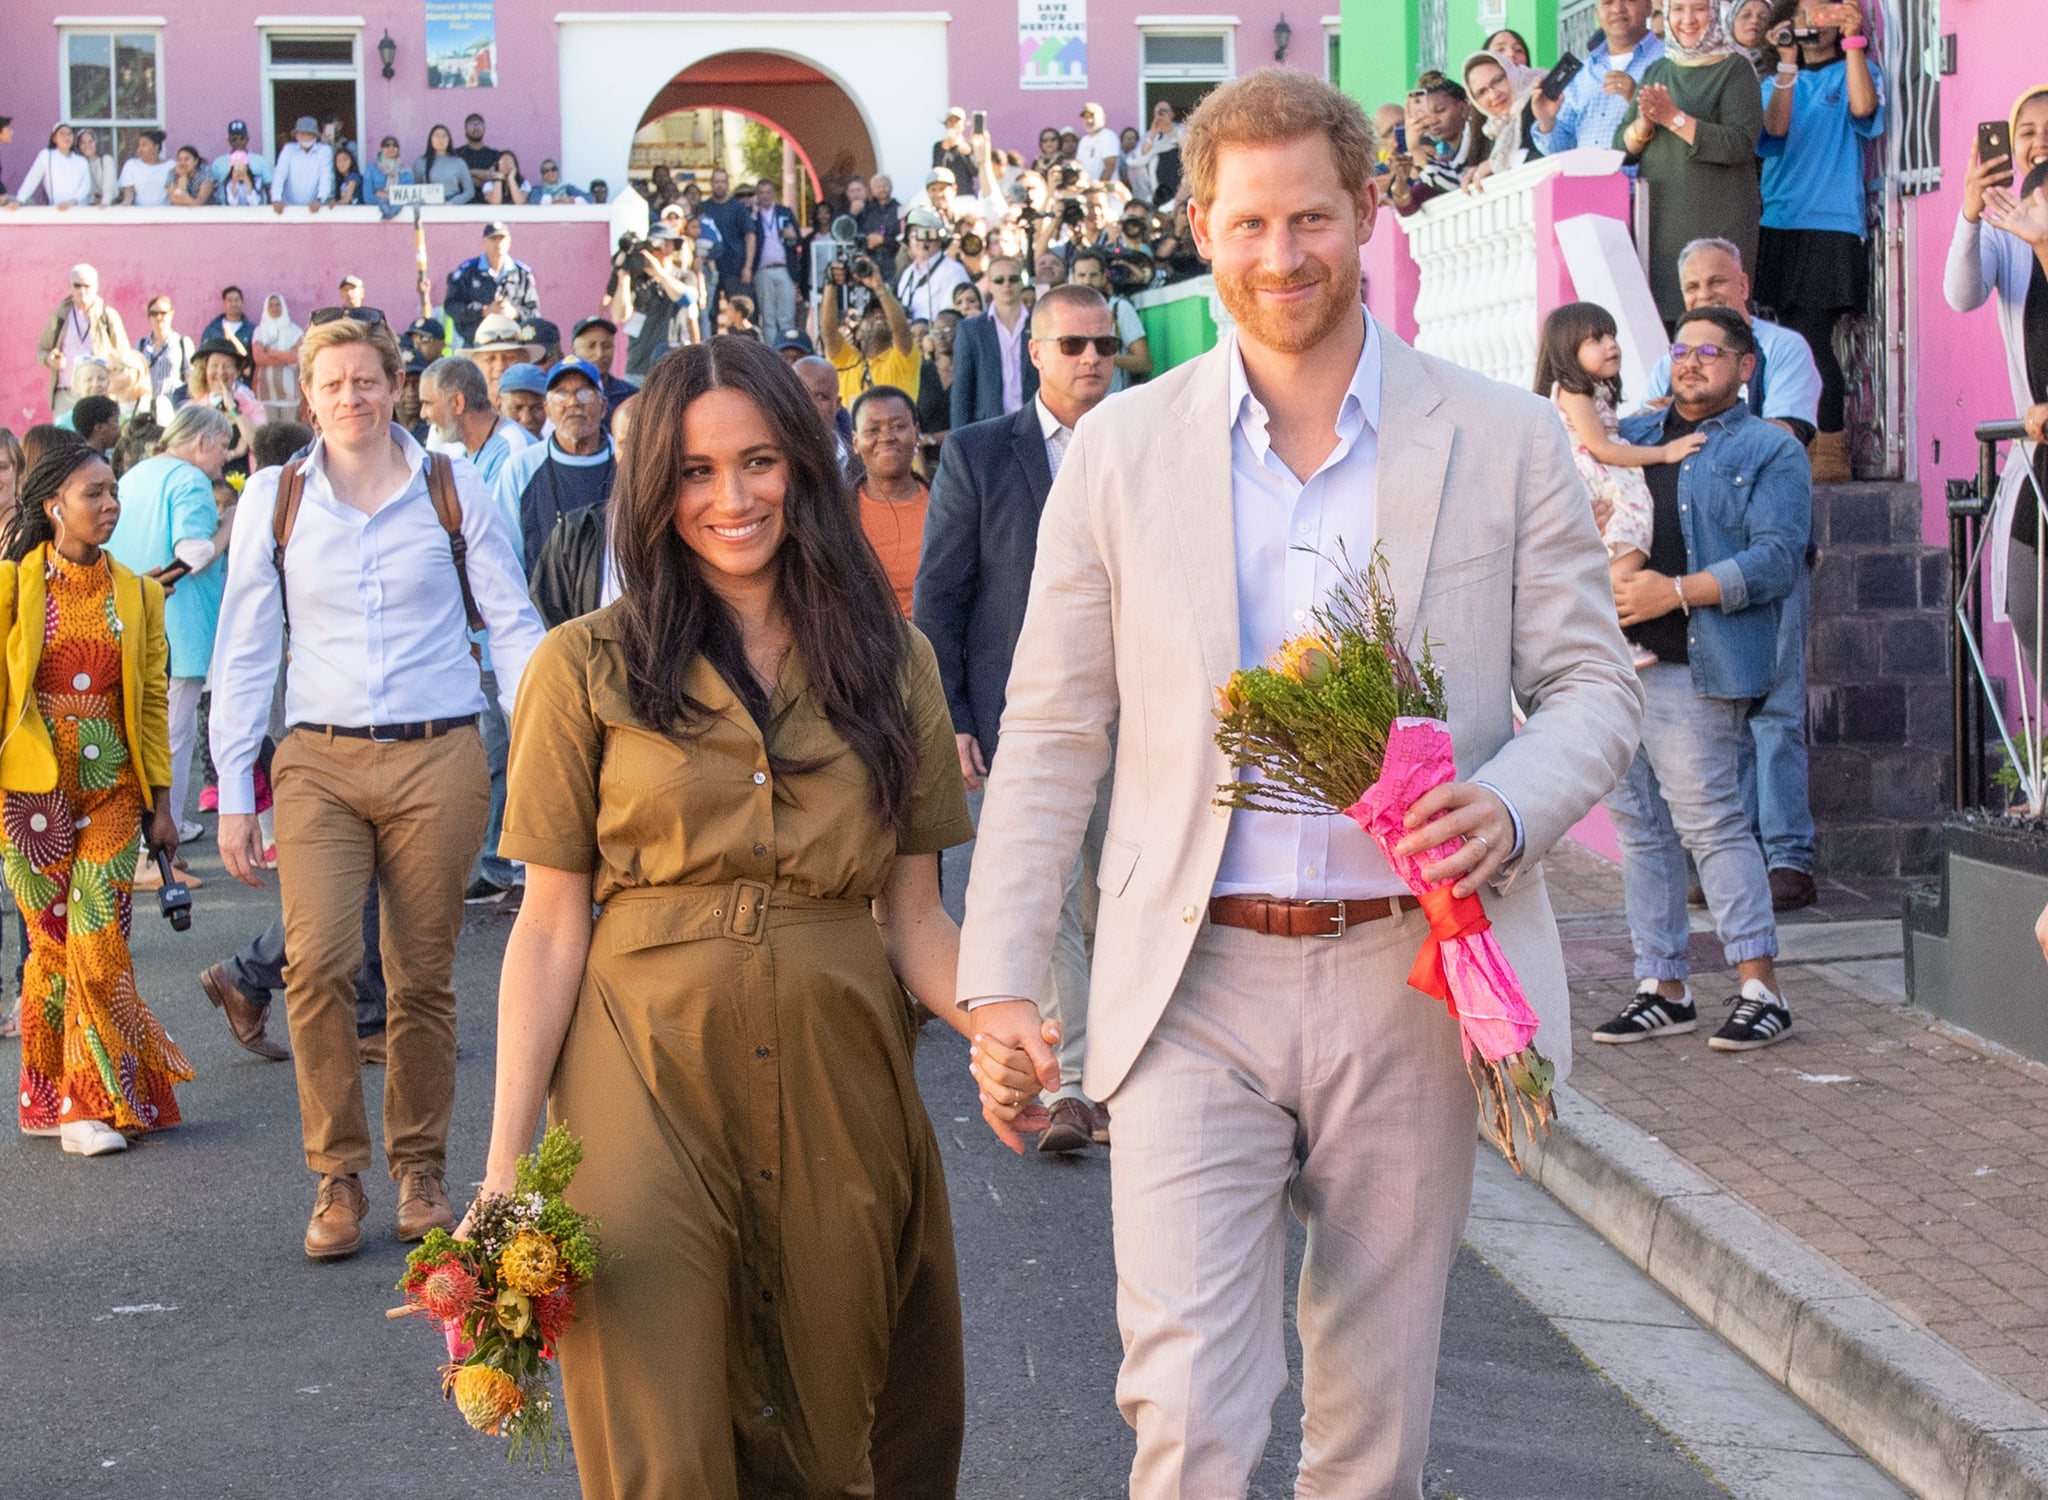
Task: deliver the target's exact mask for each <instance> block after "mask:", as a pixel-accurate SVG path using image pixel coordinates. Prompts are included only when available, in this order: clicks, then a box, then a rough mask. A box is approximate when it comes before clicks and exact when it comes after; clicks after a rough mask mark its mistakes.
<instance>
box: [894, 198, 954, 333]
mask: <svg viewBox="0 0 2048 1500" xmlns="http://www.w3.org/2000/svg"><path fill="white" fill-rule="evenodd" d="M903 227H904V233H905V235H906V237H907V238H908V239H909V241H910V264H909V265H907V266H905V267H904V268H903V272H902V274H901V275H899V276H898V277H897V278H896V300H897V301H898V302H900V303H902V304H903V308H904V311H906V312H907V313H909V314H910V318H911V321H912V322H916V323H929V322H930V321H931V320H932V319H933V318H934V317H936V316H937V315H938V314H939V313H940V312H941V311H943V310H945V309H948V308H951V307H952V305H953V288H954V287H956V286H959V285H960V284H961V283H962V282H965V281H968V280H970V279H971V278H969V276H968V274H967V268H966V267H965V266H963V265H961V264H960V262H959V261H957V260H955V259H953V257H952V256H950V255H948V254H946V239H947V229H946V222H945V220H943V219H941V218H940V217H939V216H938V215H937V214H936V213H934V212H932V210H930V209H929V208H913V209H912V210H911V211H910V212H909V213H908V214H907V215H906V216H905V218H904V225H903Z"/></svg>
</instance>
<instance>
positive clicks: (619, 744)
mask: <svg viewBox="0 0 2048 1500" xmlns="http://www.w3.org/2000/svg"><path fill="white" fill-rule="evenodd" d="M703 774H704V756H703V752H702V750H701V749H700V748H699V746H697V745H696V744H694V743H691V742H689V741H683V740H676V739H673V738H671V737H670V736H668V735H665V734H656V733H654V732H653V731H651V730H647V729H640V728H637V727H635V726H633V725H628V724H613V725H610V726H608V732H607V733H606V735H605V742H604V764H603V767H602V769H601V771H600V773H599V784H600V788H601V794H602V795H603V796H604V798H605V799H606V800H608V801H609V800H611V799H613V798H617V797H625V796H630V795H633V794H644V793H647V792H661V791H667V790H670V789H672V788H675V787H679V786H685V785H687V784H689V783H690V782H693V781H696V780H697V779H699V778H700V777H701V776H702V775H703Z"/></svg>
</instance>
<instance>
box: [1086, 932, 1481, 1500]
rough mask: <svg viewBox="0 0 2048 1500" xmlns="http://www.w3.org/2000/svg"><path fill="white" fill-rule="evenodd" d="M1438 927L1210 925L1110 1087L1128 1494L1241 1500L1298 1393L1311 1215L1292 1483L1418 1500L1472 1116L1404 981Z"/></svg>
mask: <svg viewBox="0 0 2048 1500" xmlns="http://www.w3.org/2000/svg"><path fill="white" fill-rule="evenodd" d="M1427 930H1428V926H1427V923H1426V922H1425V921H1424V919H1423V918H1422V917H1421V915H1420V914H1419V913H1414V912H1410V913H1406V914H1404V915H1402V916H1400V917H1398V918H1390V919H1388V920H1386V921H1381V922H1374V923H1371V924H1369V925H1364V926H1360V927H1355V928H1353V929H1352V930H1351V931H1350V932H1349V933H1348V934H1347V935H1345V936H1344V937H1341V938H1336V939H1317V938H1282V937H1266V936H1262V935H1260V934H1258V933H1253V932H1246V931H1243V930H1241V929H1237V928H1229V927H1216V926H1213V925H1208V924H1205V925H1204V927H1203V929H1202V931H1201V933H1200V934H1199V935H1198V936H1197V937H1196V940H1195V946H1194V951H1193V953H1192V954H1191V955H1190V956H1189V959H1188V964H1187V968H1186V970H1185V972H1184V973H1183V974H1182V976H1181V982H1180V985H1179V988H1178V989H1176V990H1175V992H1174V995H1173V998H1172V999H1171V1000H1170V1001H1169V1002H1168V1003H1167V1006H1166V1010H1165V1013H1164V1014H1163V1015H1162V1017H1161V1018H1160V1022H1159V1026H1158V1028H1157V1030H1155V1031H1154V1032H1153V1034H1152V1036H1151V1039H1150V1040H1149V1041H1148V1042H1147V1043H1146V1044H1145V1049H1144V1051H1143V1052H1142V1053H1140V1054H1139V1056H1138V1060H1137V1062H1136V1064H1135V1065H1133V1067H1132V1069H1131V1071H1130V1073H1129V1075H1128V1076H1127V1077H1126V1078H1125V1080H1124V1082H1123V1083H1122V1085H1121V1086H1120V1087H1118V1089H1117V1090H1116V1092H1115V1093H1114V1094H1112V1095H1111V1096H1110V1100H1109V1105H1110V1110H1111V1113H1112V1115H1113V1116H1114V1118H1115V1122H1116V1123H1115V1130H1116V1150H1115V1152H1114V1153H1113V1154H1112V1157H1111V1168H1110V1174H1111V1200H1112V1204H1113V1208H1114V1213H1115V1240H1116V1268H1117V1321H1118V1323H1119V1325H1120V1326H1121V1328H1122V1332H1123V1340H1124V1363H1123V1369H1122V1372H1121V1373H1120V1374H1119V1376H1118V1379H1117V1405H1118V1407H1119V1408H1120V1409H1121V1410H1122V1412H1123V1414H1124V1420H1125V1421H1127V1422H1129V1423H1130V1424H1131V1427H1132V1428H1133V1429H1134V1430H1135V1431H1136V1433H1137V1437H1138V1454H1137V1458H1136V1461H1135V1462H1134V1464H1133V1466H1132V1470H1131V1495H1132V1500H1226V1497H1241V1496H1243V1495H1244V1494H1245V1490H1246V1486H1247V1484H1248V1482H1249V1479H1250V1476H1251V1473H1252V1471H1253V1469H1254V1468H1255V1467H1256V1466H1257V1465H1258V1462H1259V1459H1260V1456H1261V1455H1262V1454H1263V1453H1264V1451H1265V1447H1266V1440H1267V1437H1268V1436H1269V1434H1270V1432H1271V1429H1272V1413H1273V1402H1274V1400H1275V1399H1276V1398H1277V1397H1278V1396H1279V1394H1280V1391H1281V1388H1282V1387H1283V1386H1284V1385H1285V1384H1286V1381H1287V1364H1286V1356H1285V1349H1284V1345H1283V1343H1282V1325H1283V1321H1284V1314H1285V1309H1284V1307H1283V1305H1282V1298H1283V1295H1284V1283H1285V1265H1284V1257H1285V1251H1286V1220H1285V1217H1284V1216H1285V1214H1286V1213H1287V1211H1288V1210H1289V1209H1292V1211H1293V1212H1294V1213H1295V1215H1296V1216H1297V1217H1299V1218H1301V1219H1302V1220H1304V1221H1305V1222H1306V1224H1307V1226H1308V1251H1307V1257H1306V1259H1305V1260H1304V1262H1303V1265H1302V1274H1301V1291H1300V1299H1299V1303H1298V1306H1297V1323H1298V1326H1299V1329H1300V1333H1301V1342H1302V1352H1303V1358H1304V1370H1303V1381H1302V1387H1303V1389H1302V1399H1303V1403H1304V1406H1305V1408H1306V1410H1305V1412H1304V1415H1303V1419H1302V1457H1301V1469H1300V1473H1299V1476H1298V1480H1297V1490H1296V1493H1297V1494H1298V1495H1300V1496H1316V1497H1329V1500H1418V1497H1420V1495H1421V1494H1422V1465H1423V1459H1424V1457H1425V1455H1426V1454H1427V1451H1428V1447H1429V1418H1430V1408H1431V1404H1432V1401H1433V1399H1434V1395H1435V1382H1436V1363H1437V1344H1438V1340H1439V1337H1440V1335H1441V1331H1442V1322H1443V1304H1444V1285H1445V1282H1446V1280H1447V1278H1448V1277H1449V1275H1450V1268H1451V1260H1452V1257H1453V1255H1455V1253H1456V1251H1457V1247H1458V1240H1459V1236H1460V1235H1461V1234H1462V1233H1463V1230H1464V1224H1465V1214H1466V1211H1467V1209H1468V1208H1469V1207H1470V1206H1471V1199H1472V1158H1473V1149H1474V1138H1475V1132H1476V1127H1477V1112H1476V1106H1475V1103H1474V1100H1473V1094H1472V1085H1471V1083H1470V1081H1469V1080H1468V1079H1467V1077H1466V1073H1465V1066H1464V1062H1463V1059H1462V1056H1461V1053H1460V1051H1459V1046H1458V1034H1457V1027H1456V1024H1455V1023H1454V1022H1453V1021H1452V1020H1451V1018H1450V1017H1449V1016H1448V1015H1447V1014H1446V1012H1445V1010H1444V1007H1443V1006H1442V1005H1441V1004H1440V1003H1439V1002H1437V1001H1435V1000H1431V999H1429V998H1427V997H1426V996H1423V995H1421V994H1418V993H1417V992H1415V991H1414V990H1411V989H1409V988H1408V986H1407V984H1406V982H1405V981H1406V976H1407V973H1408V969H1409V966H1410V964H1412V963H1413V961H1414V958H1415V953H1416V950H1417V949H1418V948H1419V947H1420V945H1421V943H1422V939H1423V937H1424V935H1425V934H1426V932H1427Z"/></svg>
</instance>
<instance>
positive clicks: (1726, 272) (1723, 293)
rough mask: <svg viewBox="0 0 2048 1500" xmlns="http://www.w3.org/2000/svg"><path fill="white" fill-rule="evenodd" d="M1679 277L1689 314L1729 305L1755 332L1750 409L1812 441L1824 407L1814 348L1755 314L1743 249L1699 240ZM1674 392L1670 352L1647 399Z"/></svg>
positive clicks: (1682, 255)
mask: <svg viewBox="0 0 2048 1500" xmlns="http://www.w3.org/2000/svg"><path fill="white" fill-rule="evenodd" d="M1678 280H1679V286H1680V288H1681V289H1682V290H1683V291H1684V293H1685V307H1686V311H1687V312H1691V311H1692V310H1693V309H1695V308H1700V307H1725V308H1727V309H1728V311H1730V312H1732V313H1736V314H1739V315H1740V316H1741V317H1743V318H1744V319H1746V320H1747V321H1748V323H1749V327H1750V332H1752V333H1754V334H1755V335H1756V344H1757V361H1756V372H1755V373H1754V374H1753V375H1751V376H1750V378H1749V384H1748V386H1747V387H1746V388H1745V391H1744V398H1745V400H1746V401H1747V402H1748V405H1749V409H1750V411H1751V412H1753V413H1755V414H1756V415H1757V416H1759V417H1762V418H1763V419H1764V420H1765V421H1766V422H1775V423H1777V424H1778V425H1779V426H1780V427H1782V428H1784V429H1785V430H1786V431H1787V432H1789V433H1791V434H1792V436H1794V437H1796V438H1798V439H1799V441H1800V443H1801V444H1802V445H1804V444H1806V443H1810V442H1812V441H1813V432H1814V420H1815V416H1816V414H1817V412H1818V410H1819V407H1820V370H1819V368H1818V367H1817V366H1816V365H1815V364H1814V360H1813V350H1812V348H1811V347H1810V346H1809V345H1808V344H1807V342H1806V340H1805V339H1803V338H1801V337H1800V336H1799V335H1798V334H1796V333H1794V332H1793V331H1792V330H1791V329H1789V328H1786V327H1783V326H1782V325H1780V324H1777V323H1773V322H1771V321H1770V320H1769V319H1767V318H1759V317H1757V316H1756V315H1755V314H1754V313H1753V312H1751V310H1750V300H1749V299H1750V284H1749V273H1748V272H1747V271H1746V270H1745V269H1744V268H1743V264H1742V252H1741V251H1740V250H1738V249H1736V247H1735V246H1734V245H1732V244H1730V243H1729V242H1728V241H1727V240H1694V241H1693V242H1692V243H1691V244H1690V245H1687V246H1686V247H1685V248H1684V249H1683V250H1681V251H1679V252H1678ZM1670 394H1671V356H1670V355H1669V354H1666V355H1665V356H1664V357H1663V358H1662V359H1660V360H1658V361H1657V368H1656V369H1655V370H1654V371H1652V372H1651V375H1650V389H1649V391H1648V393H1647V398H1646V399H1648V400H1650V401H1658V400H1662V399H1663V398H1665V397H1667V396H1669V395H1670Z"/></svg>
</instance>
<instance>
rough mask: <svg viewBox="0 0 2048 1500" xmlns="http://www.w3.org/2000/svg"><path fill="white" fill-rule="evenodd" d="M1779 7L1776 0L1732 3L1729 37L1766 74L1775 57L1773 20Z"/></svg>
mask: <svg viewBox="0 0 2048 1500" xmlns="http://www.w3.org/2000/svg"><path fill="white" fill-rule="evenodd" d="M1777 10H1778V7H1777V5H1776V4H1775V3H1773V0H1735V3H1734V4H1733V5H1731V6H1729V7H1728V40H1730V41H1731V42H1733V43H1735V47H1736V50H1737V51H1739V52H1741V53H1742V55H1743V56H1745V57H1747V58H1748V59H1749V60H1750V62H1751V64H1752V65H1754V67H1755V68H1756V70H1757V72H1758V73H1759V74H1762V73H1763V71H1764V67H1765V64H1766V63H1767V62H1769V61H1771V44H1770V40H1769V35H1770V30H1771V21H1772V19H1773V18H1774V17H1775V16H1776V14H1777Z"/></svg>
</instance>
